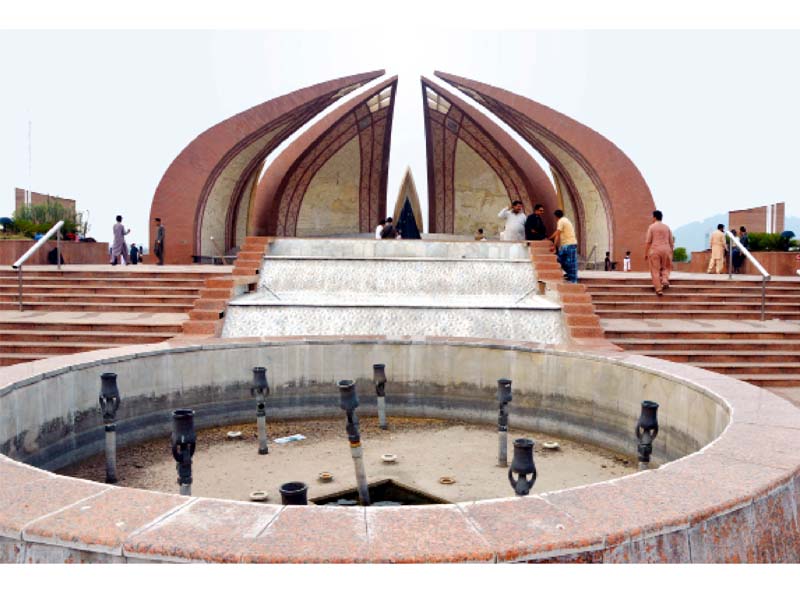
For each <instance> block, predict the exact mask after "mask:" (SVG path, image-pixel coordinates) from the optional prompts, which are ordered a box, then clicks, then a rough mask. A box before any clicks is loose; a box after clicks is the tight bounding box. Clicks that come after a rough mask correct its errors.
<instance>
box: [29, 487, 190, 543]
mask: <svg viewBox="0 0 800 600" xmlns="http://www.w3.org/2000/svg"><path fill="white" fill-rule="evenodd" d="M189 500H190V499H189V498H186V497H183V496H176V495H174V494H164V493H159V492H150V491H146V490H138V489H125V488H111V489H108V490H106V491H104V492H102V493H100V494H98V495H95V496H91V497H89V498H85V499H84V500H82V501H79V502H77V503H75V504H73V505H72V506H70V507H68V508H65V509H64V510H61V511H58V512H55V513H53V514H50V515H48V516H45V517H43V518H41V519H38V520H36V521H34V522H33V523H31V524H29V525H27V526H26V527H25V529H24V531H23V534H22V536H23V539H24V540H25V541H28V542H41V543H45V544H50V545H55V546H69V547H70V548H77V549H79V550H91V551H95V552H103V553H106V554H115V555H122V544H123V542H124V541H125V540H126V539H127V538H128V537H129V536H130V535H131V534H132V533H134V532H135V531H137V530H139V529H141V528H143V527H145V526H147V525H148V524H149V523H151V522H153V521H154V520H157V519H162V518H164V515H168V514H169V513H170V511H173V510H175V509H176V508H178V507H180V506H182V505H184V504H186V503H187V502H188V501H189Z"/></svg>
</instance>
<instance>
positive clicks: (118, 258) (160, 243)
mask: <svg viewBox="0 0 800 600" xmlns="http://www.w3.org/2000/svg"><path fill="white" fill-rule="evenodd" d="M155 224H156V241H155V245H154V247H153V254H155V255H156V258H157V259H158V264H159V265H163V264H164V233H165V232H164V226H163V225H162V224H161V219H160V218H158V217H156V219H155ZM112 231H113V234H114V241H113V242H112V243H111V248H109V254H110V259H111V264H112V265H116V264H122V265H126V264H128V263H130V264H132V265H135V264H138V263H139V262H142V254H143V252H142V248H141V245H140V246H136V244H131V247H130V250H129V249H128V245H127V244H126V243H125V236H126V235H128V234H129V233H130V232H131V230H130V229H125V226H124V225H123V224H122V216H121V215H117V222H116V223H114V227H113V228H112Z"/></svg>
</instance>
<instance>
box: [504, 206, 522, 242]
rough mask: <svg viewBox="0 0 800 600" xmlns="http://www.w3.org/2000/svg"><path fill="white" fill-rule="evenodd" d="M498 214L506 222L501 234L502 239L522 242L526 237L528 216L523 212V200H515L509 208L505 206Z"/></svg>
mask: <svg viewBox="0 0 800 600" xmlns="http://www.w3.org/2000/svg"><path fill="white" fill-rule="evenodd" d="M497 216H498V217H499V218H501V219H504V220H505V222H506V226H505V229H503V232H502V233H501V234H500V239H501V240H505V241H506V242H521V241H523V240H524V239H525V221H526V219H527V217H526V216H525V213H524V212H522V200H513V201H512V202H511V205H510V207H509V208H503V210H501V211H500V212H499V213H497Z"/></svg>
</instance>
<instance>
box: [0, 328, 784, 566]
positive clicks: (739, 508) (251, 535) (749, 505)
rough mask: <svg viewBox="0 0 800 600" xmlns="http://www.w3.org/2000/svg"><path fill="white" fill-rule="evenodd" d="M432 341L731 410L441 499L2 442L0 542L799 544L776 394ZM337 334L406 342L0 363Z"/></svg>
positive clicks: (409, 555)
mask: <svg viewBox="0 0 800 600" xmlns="http://www.w3.org/2000/svg"><path fill="white" fill-rule="evenodd" d="M426 341H427V343H434V340H432V339H428V340H426ZM435 342H436V343H438V344H441V345H452V346H462V347H487V346H490V347H493V348H494V347H497V348H500V349H505V350H515V351H518V352H547V353H550V354H554V355H565V356H579V357H582V358H585V359H589V360H594V361H599V362H606V363H609V364H615V365H617V366H618V367H623V368H630V369H636V370H643V371H645V372H650V373H657V374H659V375H661V376H663V377H665V378H667V379H671V380H675V381H682V383H683V384H684V385H686V386H687V387H690V388H692V389H695V390H701V391H703V392H704V393H706V394H708V395H710V396H711V397H712V398H716V399H717V400H718V403H719V404H720V405H721V406H723V407H725V408H727V410H728V411H729V414H730V417H731V419H732V421H731V423H730V424H729V425H728V426H727V427H726V429H725V430H724V432H723V433H722V435H721V436H720V437H719V438H717V439H716V440H714V441H713V442H712V443H711V444H709V445H708V446H706V447H705V448H703V449H702V450H700V451H698V452H695V453H694V454H691V455H689V456H686V457H684V458H681V459H679V460H676V461H673V462H671V463H668V464H666V465H664V466H662V467H661V468H659V469H653V470H650V471H643V472H639V473H636V474H633V475H629V476H626V477H622V478H619V479H614V480H611V481H607V482H603V483H599V484H593V485H587V486H581V487H577V488H571V489H568V490H560V491H556V492H549V493H545V494H541V495H532V496H530V497H526V498H516V499H514V498H512V499H497V500H486V501H480V502H467V503H461V504H456V505H446V506H445V505H443V506H424V507H403V508H372V507H370V508H345V507H325V506H316V507H280V506H272V505H256V504H250V503H243V502H236V501H226V500H215V499H207V498H199V499H197V498H192V499H188V498H185V497H182V496H178V495H176V494H163V493H157V492H147V491H143V490H136V489H127V488H116V487H113V486H108V485H103V484H97V483H92V482H87V481H82V480H76V479H71V478H68V477H62V476H57V475H53V474H50V473H48V472H46V471H42V470H39V469H35V468H33V467H29V466H27V465H23V464H21V463H18V462H15V461H13V460H11V459H8V458H7V457H3V456H0V538H8V539H0V541H2V542H4V543H6V542H8V543H15V542H13V540H17V541H18V542H19V541H20V540H22V542H19V543H27V544H34V545H35V544H42V545H44V546H48V547H61V548H71V549H74V550H75V551H76V552H83V551H94V552H97V553H100V554H103V555H109V556H115V555H120V554H121V555H122V556H124V557H130V558H131V559H132V560H133V559H135V560H143V561H154V560H155V561H165V562H190V561H204V562H205V561H207V562H315V563H317V562H438V561H442V562H445V561H446V562H466V561H474V562H495V561H535V562H548V561H560V562H570V561H573V562H600V561H602V562H625V561H641V562H649V561H664V560H666V561H670V560H674V561H688V560H691V561H693V562H698V561H711V560H715V559H720V558H722V559H725V560H729V561H737V560H741V561H757V560H786V559H787V557H788V559H791V557H793V556H794V557H796V556H798V554H800V551H799V550H798V548H797V547H796V546H797V543H799V542H798V539H800V527H798V503H800V444H798V443H797V442H799V441H800V410H798V409H797V408H795V407H794V406H792V405H791V404H790V403H789V402H788V401H785V400H783V399H780V398H779V397H777V396H775V395H773V394H771V393H770V392H767V391H765V390H763V389H760V388H755V387H753V386H751V385H749V384H746V383H742V382H738V381H735V380H732V379H730V378H728V377H725V376H723V375H719V374H714V373H708V372H706V371H702V370H699V369H696V368H694V367H688V366H684V365H677V364H673V363H665V362H663V361H660V360H658V359H652V358H648V357H639V356H635V355H630V354H627V353H622V352H612V351H579V352H575V351H568V350H562V349H560V348H559V349H554V348H542V347H541V346H540V345H538V344H527V343H518V342H515V343H513V344H502V342H500V341H498V340H482V339H479V340H453V339H449V338H439V339H437V340H435ZM342 343H344V344H365V343H372V344H376V343H377V344H407V345H414V343H415V341H414V340H401V341H396V340H385V339H383V338H381V337H368V336H357V337H356V338H346V337H341V336H339V337H335V338H309V337H303V336H300V337H298V338H295V339H292V340H286V339H280V338H269V339H262V338H250V339H244V340H239V341H237V340H224V341H220V342H217V341H211V342H209V341H207V340H204V341H203V342H202V344H196V343H195V344H192V343H190V342H187V343H186V345H175V344H174V343H173V344H157V345H148V346H133V347H128V348H127V349H114V350H101V351H97V352H92V353H87V354H86V355H84V356H68V357H59V358H57V359H50V360H46V361H40V363H39V364H38V365H36V364H34V365H30V364H29V365H25V366H24V367H22V368H19V369H17V370H16V371H14V373H16V375H13V374H12V375H11V376H9V375H8V374H7V373H4V374H3V375H2V376H0V385H4V386H5V387H4V389H5V390H8V389H9V386H12V385H29V384H31V383H33V382H36V381H41V380H42V379H45V378H49V377H53V376H56V374H57V373H64V372H67V371H70V370H75V371H78V370H82V369H86V368H88V367H89V366H97V365H101V364H107V363H113V362H117V361H121V360H127V359H128V358H135V357H141V356H154V355H158V354H162V353H167V354H169V353H172V352H194V351H202V350H224V349H227V348H233V347H241V346H242V345H244V346H250V347H253V346H260V345H261V346H263V345H278V344H284V345H302V344H342ZM144 348H146V351H142V350H143V349H144ZM131 351H133V354H131ZM87 359H89V360H88V362H87ZM53 368H55V370H56V372H55V373H54V372H53V371H51V369H53ZM12 369H13V367H12ZM15 377H16V383H14V381H13V379H14V378H15ZM683 377H689V378H690V379H691V381H683ZM20 379H22V381H20ZM787 523H788V524H789V525H788V527H789V530H788V531H787V530H786V528H787ZM782 533H783V534H784V535H781V534H782ZM9 540H10V541H9ZM714 540H717V541H718V542H717V543H718V544H719V548H720V551H719V552H718V553H717V554H714V552H713V551H712V550H713V548H714V543H715V542H714ZM792 540H794V541H792Z"/></svg>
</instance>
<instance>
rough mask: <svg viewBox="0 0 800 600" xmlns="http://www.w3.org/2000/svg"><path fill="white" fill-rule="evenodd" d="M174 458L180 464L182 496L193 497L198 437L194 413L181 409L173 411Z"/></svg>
mask: <svg viewBox="0 0 800 600" xmlns="http://www.w3.org/2000/svg"><path fill="white" fill-rule="evenodd" d="M171 442H172V457H173V458H174V459H175V462H177V463H178V464H177V465H176V468H177V470H178V483H179V484H180V486H181V496H191V495H192V456H193V455H194V448H195V444H196V443H197V435H196V434H195V431H194V411H193V410H189V409H185V408H179V409H178V410H175V411H172V440H171Z"/></svg>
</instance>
